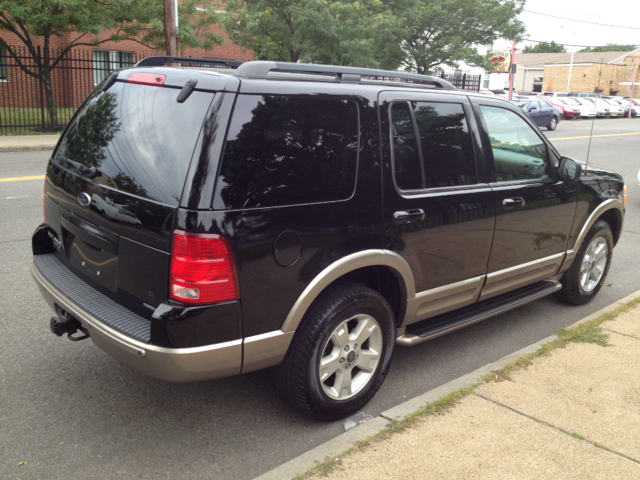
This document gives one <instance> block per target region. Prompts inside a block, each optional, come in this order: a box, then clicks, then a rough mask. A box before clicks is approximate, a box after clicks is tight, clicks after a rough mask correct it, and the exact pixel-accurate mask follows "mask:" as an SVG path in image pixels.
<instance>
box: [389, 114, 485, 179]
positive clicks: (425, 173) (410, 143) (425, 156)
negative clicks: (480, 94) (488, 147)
mask: <svg viewBox="0 0 640 480" xmlns="http://www.w3.org/2000/svg"><path fill="white" fill-rule="evenodd" d="M391 119H392V134H393V154H394V172H395V178H396V185H397V186H398V188H400V189H402V190H411V189H416V188H437V187H452V186H459V185H471V184H474V183H476V182H477V180H476V164H475V156H474V150H473V142H472V140H471V135H470V133H469V128H468V125H467V120H466V117H465V114H464V109H463V107H462V105H460V104H457V103H431V102H411V103H394V104H393V105H392V110H391ZM414 121H415V127H414ZM416 132H417V135H418V138H419V141H420V150H418V148H417V147H418V145H417V141H416V140H415V135H416ZM420 153H421V154H422V163H421V164H420ZM418 180H420V183H421V184H419V183H418Z"/></svg>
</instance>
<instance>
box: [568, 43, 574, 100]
mask: <svg viewBox="0 0 640 480" xmlns="http://www.w3.org/2000/svg"><path fill="white" fill-rule="evenodd" d="M573 54H574V52H571V63H570V64H569V78H568V79H567V93H569V92H570V90H569V88H571V87H570V85H571V70H572V69H573Z"/></svg>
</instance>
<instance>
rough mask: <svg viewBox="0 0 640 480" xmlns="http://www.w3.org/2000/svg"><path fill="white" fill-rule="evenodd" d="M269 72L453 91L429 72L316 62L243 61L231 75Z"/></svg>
mask: <svg viewBox="0 0 640 480" xmlns="http://www.w3.org/2000/svg"><path fill="white" fill-rule="evenodd" d="M269 73H289V74H291V73H294V74H301V75H319V76H323V77H327V80H329V81H336V82H343V83H385V84H398V83H401V84H405V85H407V86H414V87H423V88H442V89H445V90H456V87H454V86H453V85H452V84H451V83H449V82H447V81H446V80H443V79H442V78H438V77H432V76H429V75H418V74H416V73H405V72H397V71H391V70H375V69H371V68H359V67H342V66H337V65H316V64H309V63H287V62H271V61H252V62H245V63H243V64H242V65H239V66H238V67H237V69H236V71H235V72H234V75H235V76H237V77H242V78H254V79H266V78H268V77H269ZM332 77H333V78H332ZM281 78H282V77H281Z"/></svg>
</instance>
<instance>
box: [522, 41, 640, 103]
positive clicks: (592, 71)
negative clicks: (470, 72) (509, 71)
mask: <svg viewBox="0 0 640 480" xmlns="http://www.w3.org/2000/svg"><path fill="white" fill-rule="evenodd" d="M515 60H516V64H517V68H516V75H515V78H514V89H515V90H526V91H537V92H589V93H601V94H603V95H618V96H628V95H629V90H630V88H631V78H632V75H633V71H632V67H633V66H634V65H635V66H636V68H638V67H640V48H638V49H636V50H633V51H631V52H575V53H523V54H520V55H516V59H515ZM637 82H640V75H636V83H637ZM636 92H637V89H636ZM635 96H638V93H636V94H635Z"/></svg>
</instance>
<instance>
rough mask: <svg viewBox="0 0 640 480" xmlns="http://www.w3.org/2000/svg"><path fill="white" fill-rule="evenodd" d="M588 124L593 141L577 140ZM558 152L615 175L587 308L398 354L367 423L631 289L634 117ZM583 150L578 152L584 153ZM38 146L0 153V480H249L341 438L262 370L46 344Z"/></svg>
mask: <svg viewBox="0 0 640 480" xmlns="http://www.w3.org/2000/svg"><path fill="white" fill-rule="evenodd" d="M592 130H593V137H592V138H590V133H591V131H592ZM544 134H545V135H546V136H547V137H548V138H550V139H551V140H552V142H553V143H554V145H555V146H556V147H557V148H558V150H559V151H560V152H561V153H562V154H563V155H566V156H570V157H573V158H576V159H581V160H586V158H587V155H588V158H589V163H593V164H595V165H598V166H600V167H603V168H609V169H612V170H614V171H617V172H619V173H621V174H622V175H623V176H624V177H625V179H626V181H627V186H628V187H629V200H628V203H627V213H626V219H625V226H624V233H623V235H622V238H621V240H620V243H619V244H618V246H617V247H616V249H615V250H614V257H613V264H612V266H611V270H610V272H609V276H608V280H607V281H608V284H607V286H606V287H604V288H603V290H602V291H601V292H600V294H599V295H598V297H597V298H596V301H595V302H594V303H593V304H589V305H584V306H582V307H569V306H566V305H563V304H561V303H559V302H558V301H556V300H555V299H554V298H549V297H547V298H545V299H542V300H540V301H537V302H534V303H532V304H528V305H525V306H524V307H521V308H519V309H517V310H514V311H512V312H509V313H507V314H503V315H500V316H498V317H494V318H492V319H489V320H487V321H485V322H482V323H479V324H476V325H473V326H471V327H468V328H466V329H463V330H460V331H457V332H454V333H451V334H449V335H446V336H444V337H440V338H438V339H436V340H433V341H431V342H427V343H424V344H421V345H418V346H416V347H413V348H398V349H396V352H395V357H394V361H393V365H392V367H391V370H390V373H389V375H388V377H387V379H386V381H385V383H384V385H383V386H382V388H381V390H380V391H379V393H378V394H377V395H376V396H375V397H374V399H373V400H372V402H371V403H370V404H369V405H367V407H366V409H365V411H366V412H367V413H370V414H372V415H374V416H375V415H377V414H378V413H380V412H382V411H384V410H386V409H388V408H390V407H392V406H394V405H396V404H398V403H401V402H403V401H405V400H407V399H409V398H412V397H414V396H416V395H418V394H421V393H424V392H425V391H427V390H430V389H433V388H435V387H437V386H438V385H441V384H443V383H446V382H448V381H450V380H452V379H454V378H457V377H459V376H461V375H464V374H466V373H468V372H470V371H472V370H474V369H476V368H478V367H480V366H482V365H485V364H487V363H490V362H493V361H495V360H497V359H499V358H501V357H503V356H505V355H507V354H509V353H511V352H513V351H516V350H518V349H520V348H523V347H525V346H527V345H529V344H531V343H534V342H536V341H538V340H540V339H542V338H545V337H547V336H549V335H550V334H552V333H554V332H555V331H557V330H558V329H559V328H562V327H564V326H567V325H570V324H571V323H574V322H575V321H577V320H579V319H580V318H582V317H584V316H586V315H588V314H590V313H592V312H594V311H597V310H598V309H600V308H602V307H604V306H606V305H608V304H610V303H612V302H614V301H615V300H618V299H620V298H622V297H624V296H626V295H628V294H630V293H632V292H634V291H636V290H639V289H640V276H638V274H637V269H638V267H639V263H640V262H639V261H638V255H637V253H636V252H637V250H638V246H640V186H639V185H638V181H637V174H638V169H639V168H640V163H639V162H638V158H639V153H640V119H631V120H628V119H611V120H596V121H595V122H592V121H590V120H571V121H562V122H561V123H560V124H559V126H558V128H557V129H556V130H555V131H553V132H546V131H545V132H544ZM589 144H590V149H589ZM50 153H51V152H48V151H40V152H17V153H7V152H4V153H0V172H1V173H0V177H1V178H3V179H7V178H9V179H12V180H11V181H0V245H1V248H0V311H1V312H2V314H1V315H0V327H1V329H0V339H1V350H0V351H1V352H2V356H1V357H0V478H21V479H23V478H46V479H54V478H65V479H70V478H88V477H91V478H96V479H102V478H104V479H107V478H108V479H118V478H127V479H128V478H141V479H146V478H149V479H152V478H153V479H159V478H171V479H180V478H217V479H227V478H229V479H231V478H233V479H245V478H246V479H248V478H253V477H255V476H256V475H259V474H261V473H264V472H266V471H268V470H270V469H271V468H274V467H276V466H278V465H279V464H281V463H283V462H285V461H287V460H289V459H291V458H294V457H296V456H297V455H300V454H302V453H304V452H305V451H307V450H309V449H310V448H313V447H315V446H317V445H319V444H321V443H323V442H325V441H327V440H329V439H331V438H333V437H334V436H336V435H338V434H339V433H341V432H342V431H344V428H343V422H335V423H329V424H321V423H317V422H314V421H311V420H307V419H305V418H302V417H301V416H300V415H299V414H298V413H297V412H295V411H293V410H290V409H289V408H288V407H286V406H284V405H283V403H282V402H281V401H280V399H279V397H278V395H277V392H276V390H275V387H274V385H273V380H272V376H271V372H270V371H262V372H256V373H251V374H248V375H245V376H241V377H234V378H228V379H221V380H214V381H208V382H201V383H195V384H168V383H163V382H160V381H156V380H152V379H149V378H147V377H145V376H143V375H141V374H139V373H137V372H134V371H132V370H130V369H128V368H127V367H124V366H122V365H120V364H119V363H117V362H116V361H115V360H114V359H112V358H111V357H109V356H108V355H106V354H104V353H103V352H102V351H100V350H99V349H98V348H96V347H95V346H94V345H93V344H92V343H91V342H78V343H71V342H69V341H68V340H66V339H65V338H57V337H54V336H53V335H52V334H51V333H50V331H49V326H48V320H49V318H50V317H51V315H52V312H51V311H50V310H49V308H48V306H47V305H46V304H45V302H44V301H43V300H42V299H41V297H40V295H39V293H38V291H37V289H36V287H35V284H34V283H33V281H32V279H31V277H30V266H31V250H30V247H31V245H30V236H31V233H32V232H33V230H34V229H35V227H36V226H37V225H38V224H39V223H41V222H42V201H41V194H42V180H33V179H23V180H14V179H15V178H17V177H30V176H37V175H42V174H43V173H44V169H45V165H46V161H47V158H48V155H49V154H50Z"/></svg>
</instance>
